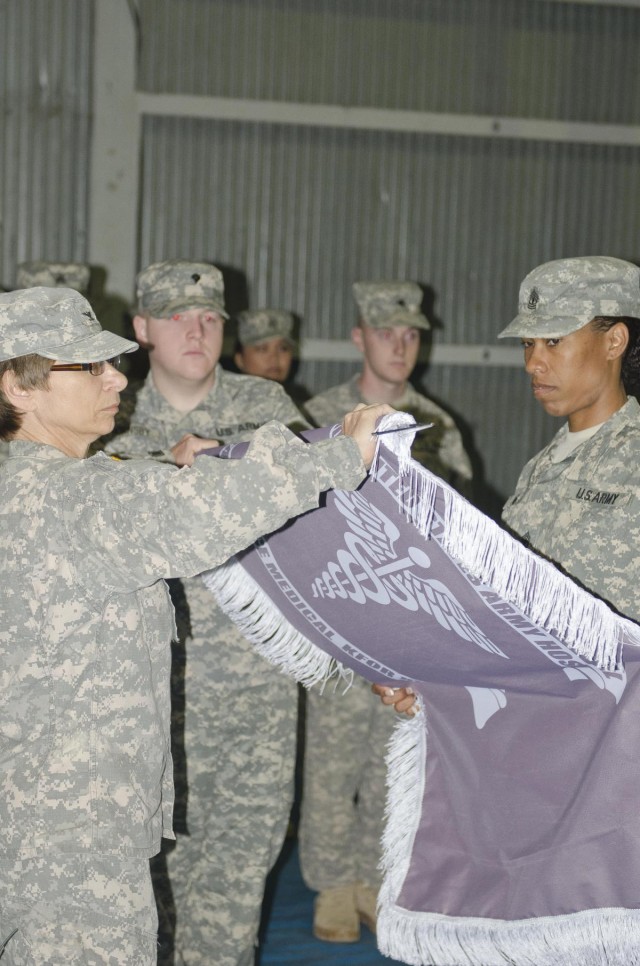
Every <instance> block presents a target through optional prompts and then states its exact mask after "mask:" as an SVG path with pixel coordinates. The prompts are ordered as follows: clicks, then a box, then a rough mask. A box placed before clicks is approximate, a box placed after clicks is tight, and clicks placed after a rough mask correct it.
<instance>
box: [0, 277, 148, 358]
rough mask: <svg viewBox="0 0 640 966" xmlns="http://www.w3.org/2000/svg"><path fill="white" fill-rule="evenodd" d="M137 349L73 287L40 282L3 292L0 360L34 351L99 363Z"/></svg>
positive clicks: (135, 344) (53, 356)
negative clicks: (103, 323)
mask: <svg viewBox="0 0 640 966" xmlns="http://www.w3.org/2000/svg"><path fill="white" fill-rule="evenodd" d="M137 348H138V344H137V342H129V340H128V339H123V338H122V337H121V336H119V335H116V334H115V332H109V331H107V330H106V329H103V328H102V327H101V325H100V323H99V322H98V320H97V318H96V317H95V314H94V311H93V309H92V308H91V306H90V305H89V303H88V302H87V300H86V298H85V297H84V296H83V295H81V294H80V293H79V292H76V291H75V289H70V288H45V287H43V286H36V287H35V288H23V289H15V291H13V292H7V293H6V294H5V295H0V361H4V360H6V359H17V358H18V356H26V355H30V354H31V353H35V354H37V355H39V356H44V357H45V359H60V360H61V361H63V362H99V361H101V360H103V359H111V358H113V356H117V355H121V354H122V353H123V352H133V350H134V349H137Z"/></svg>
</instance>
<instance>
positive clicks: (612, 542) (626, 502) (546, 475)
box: [503, 398, 640, 621]
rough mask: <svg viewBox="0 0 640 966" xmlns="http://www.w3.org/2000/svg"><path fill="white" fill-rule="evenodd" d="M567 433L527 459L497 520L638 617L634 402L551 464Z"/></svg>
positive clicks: (639, 412)
mask: <svg viewBox="0 0 640 966" xmlns="http://www.w3.org/2000/svg"><path fill="white" fill-rule="evenodd" d="M566 432H567V427H566V426H564V427H563V428H562V429H561V430H560V431H559V432H558V433H557V434H556V435H555V437H554V438H553V440H552V441H551V443H549V445H548V446H547V447H546V448H545V449H543V450H542V452H540V453H538V455H537V456H534V457H533V459H531V460H530V461H529V462H528V463H527V465H526V466H525V468H524V469H523V471H522V473H521V474H520V479H519V480H518V483H517V486H516V490H515V493H514V494H513V496H512V497H511V498H510V499H509V500H508V501H507V503H506V505H505V508H504V512H503V519H504V521H505V523H507V524H508V526H509V527H510V528H511V529H512V530H514V531H515V532H516V533H518V534H520V535H521V536H522V537H523V538H524V539H525V540H526V541H527V542H528V543H529V544H530V546H531V547H532V548H533V549H534V550H537V551H538V552H539V553H542V554H544V555H545V556H546V557H548V558H550V559H551V560H553V561H554V562H555V563H557V564H559V565H560V567H562V568H563V570H564V571H565V572H566V573H568V574H571V575H572V576H573V577H574V578H576V579H577V580H578V581H579V582H580V583H581V584H582V585H583V586H584V587H586V588H587V590H590V591H591V592H592V593H594V594H597V595H598V596H599V597H603V598H604V599H605V600H607V601H608V602H609V603H610V604H612V605H613V607H615V608H616V609H617V610H619V611H621V612H622V613H623V614H625V615H626V616H627V617H630V618H632V619H633V620H636V621H637V620H640V603H639V596H638V587H640V557H639V555H638V547H639V546H640V477H639V476H638V466H639V465H640V407H639V406H638V402H637V400H636V399H635V398H631V399H629V400H628V402H627V403H626V404H625V405H624V406H623V407H622V409H619V410H618V412H616V413H615V414H614V415H613V416H611V418H610V419H608V420H607V422H606V423H605V424H604V425H603V426H602V427H601V428H600V429H599V430H598V432H597V433H596V434H595V435H594V436H592V437H591V438H590V439H588V440H586V442H584V443H582V444H581V445H580V446H579V447H578V448H577V449H575V450H574V451H573V452H572V453H570V454H569V455H568V456H567V457H566V458H565V459H563V460H561V461H560V462H557V463H556V462H553V454H554V451H555V449H556V447H557V445H558V443H559V442H560V441H561V440H562V439H563V438H564V436H565V434H566Z"/></svg>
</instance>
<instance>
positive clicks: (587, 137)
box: [137, 93, 640, 146]
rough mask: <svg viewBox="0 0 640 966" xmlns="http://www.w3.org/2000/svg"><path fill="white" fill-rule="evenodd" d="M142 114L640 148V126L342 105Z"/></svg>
mask: <svg viewBox="0 0 640 966" xmlns="http://www.w3.org/2000/svg"><path fill="white" fill-rule="evenodd" d="M137 105H138V110H139V111H140V113H141V114H150V115H160V116H162V117H172V116H173V117H190V118H204V119H209V120H212V121H254V122H257V123H261V124H297V125H303V126H310V127H333V128H349V129H351V130H372V131H404V132H407V133H417V134H453V135H459V136H462V137H494V138H520V139H524V140H533V141H563V142H567V143H572V144H573V143H587V144H620V145H633V146H638V145H640V125H632V124H587V123H583V122H580V121H548V120H543V119H538V118H522V117H489V116H483V115H479V114H444V113H443V114H438V113H433V112H428V111H394V110H386V109H377V108H368V107H342V106H340V105H337V104H296V103H292V102H285V101H255V100H242V99H237V98H227V97H203V96H197V95H184V94H145V93H139V94H138V95H137Z"/></svg>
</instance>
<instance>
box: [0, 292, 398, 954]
mask: <svg viewBox="0 0 640 966" xmlns="http://www.w3.org/2000/svg"><path fill="white" fill-rule="evenodd" d="M135 348H137V345H136V343H134V342H128V341H127V340H125V339H123V338H121V337H120V336H117V335H115V334H113V333H110V332H106V331H103V330H102V329H101V327H100V324H99V322H98V320H97V319H96V317H95V314H94V313H93V311H92V309H91V306H90V305H89V303H88V302H87V301H86V299H85V298H84V297H83V296H82V295H80V294H79V293H78V292H76V291H73V290H71V289H66V288H61V289H57V288H43V287H36V288H32V289H25V290H18V291H15V292H11V293H8V294H5V295H0V438H4V439H9V440H10V446H9V455H8V457H7V459H6V460H5V461H4V462H3V463H2V466H1V467H0V507H1V508H2V515H3V526H2V528H0V572H1V573H2V589H1V591H0V680H1V681H2V703H1V704H0V956H1V957H2V963H3V966H5V964H6V966H11V964H18V963H19V964H21V966H41V964H43V963H47V964H49V966H62V964H70V963H73V964H79V963H88V962H91V963H94V964H96V966H99V964H106V963H112V964H113V963H117V964H121V966H132V964H134V963H135V964H137V966H152V964H155V963H156V961H157V934H156V929H157V915H156V911H155V905H154V901H153V895H152V890H151V880H150V873H149V862H148V859H149V857H150V856H152V855H154V854H155V853H157V852H158V850H159V847H160V840H161V837H163V836H164V837H168V838H172V837H173V831H172V810H173V787H172V786H173V782H172V773H171V772H172V768H171V754H170V750H169V742H170V734H169V715H170V707H169V665H170V649H169V643H170V639H171V637H172V635H173V633H174V632H175V623H174V620H173V614H172V608H171V605H170V602H169V598H168V594H167V589H166V585H165V583H164V579H163V578H167V577H171V576H175V575H190V574H196V573H200V572H201V571H203V570H205V569H206V568H207V567H211V566H214V565H216V564H219V563H221V562H222V561H223V560H224V559H225V558H226V557H228V556H229V555H230V554H231V553H233V552H235V551H237V550H240V549H241V548H243V547H246V546H247V545H248V544H249V543H251V542H252V541H253V540H254V539H255V538H256V537H257V536H259V535H261V534H262V533H264V532H267V531H271V530H273V529H275V528H276V527H278V526H280V525H281V524H282V523H283V522H284V521H285V520H286V519H287V518H288V517H290V516H292V515H294V514H297V513H299V512H302V511H305V510H307V509H310V508H311V507H313V506H317V504H318V500H319V494H320V492H321V491H323V490H326V489H327V488H330V487H332V486H340V487H347V488H353V487H356V486H357V485H358V484H359V483H360V482H361V480H362V478H363V476H364V475H365V468H364V464H363V457H364V458H365V459H366V461H367V462H369V461H370V459H371V458H372V456H373V451H374V445H373V444H374V442H375V440H374V439H373V438H372V436H371V433H372V431H373V429H374V428H375V421H376V417H378V416H380V415H382V413H383V412H384V411H385V410H386V411H389V408H388V407H370V408H369V409H364V410H362V411H361V412H359V413H354V414H351V416H349V417H346V418H345V431H346V432H347V433H348V434H349V436H351V437H353V438H345V437H340V438H336V439H333V440H328V441H325V442H322V443H318V444H317V445H315V446H307V445H306V444H305V443H303V442H301V441H300V440H298V439H297V438H296V437H295V436H294V435H293V434H292V433H290V432H289V431H288V430H287V429H286V428H285V427H284V426H282V425H280V424H278V423H276V422H271V423H269V424H268V425H267V426H265V427H263V428H261V429H259V430H257V431H256V433H255V435H254V437H253V440H252V443H251V445H250V447H249V450H248V452H247V454H246V456H245V458H244V459H242V460H229V461H222V460H216V459H207V458H203V459H200V460H197V461H195V464H194V465H193V466H189V467H186V468H184V469H181V470H178V469H177V468H176V467H170V466H166V465H163V464H160V463H156V462H152V461H150V460H143V461H140V460H130V461H127V462H118V461H115V460H112V459H109V458H107V457H106V456H104V455H103V454H98V455H97V456H95V457H92V458H90V459H85V458H84V457H85V456H86V453H87V450H88V447H89V445H90V444H91V443H92V442H93V441H94V440H95V439H96V438H97V437H98V436H100V435H102V434H104V433H107V432H110V431H111V430H112V429H113V423H114V417H115V413H116V412H117V409H118V401H119V393H120V392H121V390H122V389H123V388H124V387H125V386H126V378H125V377H124V376H123V375H122V374H121V373H119V372H118V370H117V368H116V367H115V366H114V365H113V364H112V362H113V360H112V359H110V357H112V356H115V355H116V354H117V353H119V352H129V351H132V350H133V349H135ZM200 442H201V444H202V446H203V447H206V446H208V445H210V442H211V441H207V440H202V441H200ZM232 710H233V709H230V713H232Z"/></svg>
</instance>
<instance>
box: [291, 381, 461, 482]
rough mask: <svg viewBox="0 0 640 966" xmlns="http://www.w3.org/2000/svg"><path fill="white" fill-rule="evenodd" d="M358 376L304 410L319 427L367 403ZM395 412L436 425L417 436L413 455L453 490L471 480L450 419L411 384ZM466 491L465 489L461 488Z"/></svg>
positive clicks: (396, 406)
mask: <svg viewBox="0 0 640 966" xmlns="http://www.w3.org/2000/svg"><path fill="white" fill-rule="evenodd" d="M358 379H359V375H355V376H354V377H353V378H352V379H350V380H349V382H345V383H343V384H342V385H340V386H334V387H333V388H332V389H327V390H326V392H322V393H319V394H318V395H317V396H314V397H313V399H310V400H309V402H307V403H305V405H304V410H305V412H306V413H307V414H308V415H309V416H310V417H311V419H312V420H313V422H314V423H315V424H316V426H330V425H332V424H333V423H337V422H340V421H341V420H342V417H343V416H344V415H345V413H348V412H350V411H351V410H352V409H354V408H355V406H357V405H358V403H363V402H366V400H365V399H364V398H363V396H362V395H361V394H360V390H359V388H358ZM393 407H394V409H399V410H402V412H405V413H410V414H411V415H412V416H413V417H414V419H415V420H416V422H417V423H433V424H434V425H433V427H432V428H431V429H428V430H425V431H423V432H421V433H417V434H416V438H415V440H414V443H413V446H412V447H411V455H412V456H413V458H414V459H415V460H417V461H418V462H419V463H421V464H422V465H423V466H425V467H426V468H427V469H428V470H430V471H431V472H432V473H435V474H436V475H437V476H439V477H441V478H442V479H444V480H447V481H448V482H450V483H452V484H453V485H454V486H460V484H464V483H465V482H468V481H469V480H470V479H471V463H470V461H469V457H468V456H467V454H466V453H465V451H464V447H463V445H462V437H461V436H460V432H459V430H458V429H457V427H456V424H455V423H454V421H453V419H452V418H451V416H450V415H449V414H448V413H447V412H445V411H444V409H442V408H441V407H440V406H438V404H437V403H435V402H433V400H432V399H428V398H427V397H426V396H422V395H421V394H420V393H419V392H417V391H416V390H415V389H414V388H413V386H412V385H411V384H410V383H407V388H406V391H405V393H404V395H403V396H402V397H401V398H400V399H397V400H395V401H394V403H393ZM462 488H463V489H464V485H463V487H462Z"/></svg>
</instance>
